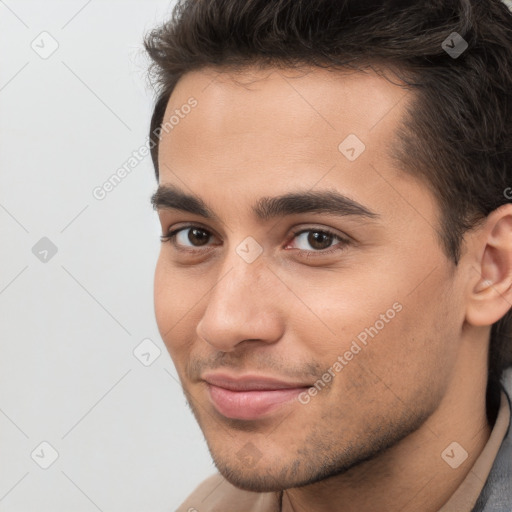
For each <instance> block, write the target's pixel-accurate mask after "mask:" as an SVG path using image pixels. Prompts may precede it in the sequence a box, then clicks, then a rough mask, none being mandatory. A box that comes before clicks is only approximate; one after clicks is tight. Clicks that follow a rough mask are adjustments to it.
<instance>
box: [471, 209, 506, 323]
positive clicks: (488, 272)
mask: <svg viewBox="0 0 512 512" xmlns="http://www.w3.org/2000/svg"><path fill="white" fill-rule="evenodd" d="M469 246H470V250H472V251H473V255H474V258H471V261H472V262H471V268H470V272H471V274H472V275H471V276H470V280H469V286H470V288H469V296H468V301H467V310H466V320H467V322H468V323H469V324H471V325H475V326H489V325H492V324H493V323H495V322H497V321H498V320H499V319H500V318H502V317H503V316H504V315H505V314H506V313H507V311H508V310H509V309H510V308H512V204H510V203H509V204H506V205H503V206H500V207H499V208H498V209H496V210H494V211H493V212H491V213H490V214H489V216H488V217H487V218H486V220H485V222H484V223H483V224H482V226H481V227H480V228H478V230H477V231H476V233H475V236H474V237H472V240H471V242H470V244H469Z"/></svg>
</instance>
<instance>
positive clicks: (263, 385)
mask: <svg viewBox="0 0 512 512" xmlns="http://www.w3.org/2000/svg"><path fill="white" fill-rule="evenodd" d="M203 380H204V381H205V382H206V383H207V388H208V395H209V398H210V401H211V402H212V405H213V406H214V407H215V409H216V410H217V411H218V412H219V413H220V414H221V415H223V416H225V417H227V418H231V419H241V420H255V419H258V418H260V417H262V416H265V415H268V414H270V413H271V412H273V411H276V410H277V409H279V408H281V407H283V406H284V405H286V404H289V403H290V402H293V401H294V400H296V398H297V397H298V395H299V394H300V393H302V392H303V391H304V390H306V389H308V388H309V387H311V384H306V383H303V382H286V381H282V380H280V379H276V378H273V377H263V376H257V375H243V376H239V377H232V376H230V375H227V374H206V375H204V376H203Z"/></svg>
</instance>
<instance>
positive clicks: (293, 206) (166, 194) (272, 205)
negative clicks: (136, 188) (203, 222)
mask: <svg viewBox="0 0 512 512" xmlns="http://www.w3.org/2000/svg"><path fill="white" fill-rule="evenodd" d="M151 204H152V205H153V209H155V210H166V209H171V210H181V211H184V212H188V213H193V214H195V215H199V216H201V217H204V218H206V219H211V220H216V221H219V222H220V219H219V217H218V216H217V215H216V214H215V213H214V212H213V211H212V210H211V209H210V208H209V207H208V206H207V205H206V203H205V202H204V201H203V200H202V199H201V198H200V197H198V196H195V195H191V194H187V193H185V192H183V191H182V190H180V189H179V188H177V187H174V186H169V185H160V186H159V187H158V189H157V190H156V192H155V193H154V194H153V195H152V196H151ZM252 211H253V214H254V215H255V216H256V218H258V219H259V220H261V221H268V220H270V219H273V218H275V217H279V216H286V215H293V214H298V213H327V214H332V215H339V216H356V217H364V218H368V219H375V218H378V217H380V215H379V214H377V213H375V212H373V211H371V210H369V209H368V208H366V207H365V206H363V205H362V204H360V203H358V202H356V201H354V200H352V199H350V198H349V197H347V196H344V195H342V194H340V193H338V192H335V191H332V190H316V191H311V190H310V191H306V192H300V191H299V192H290V193H288V194H284V195H281V196H275V197H262V198H260V199H259V200H258V201H257V203H256V204H255V205H254V206H253V207H252Z"/></svg>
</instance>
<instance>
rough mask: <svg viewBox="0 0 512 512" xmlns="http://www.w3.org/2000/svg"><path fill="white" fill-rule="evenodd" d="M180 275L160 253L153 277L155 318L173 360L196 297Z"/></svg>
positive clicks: (181, 344)
mask: <svg viewBox="0 0 512 512" xmlns="http://www.w3.org/2000/svg"><path fill="white" fill-rule="evenodd" d="M183 279H184V278H183V273H182V272H180V270H176V269H174V268H173V267H172V266H171V265H169V264H168V263H167V262H166V260H165V257H164V255H162V254H160V256H159V258H158V261H157V264H156V268H155V277H154V296H153V299H154V309H155V319H156V323H157V325H158V330H159V331H160V336H161V338H162V340H163V341H164V343H165V345H166V347H167V349H168V351H169V353H170V354H171V356H172V357H173V359H174V357H175V356H176V355H177V354H178V353H179V352H180V351H181V350H182V349H183V347H182V346H185V344H186V343H187V340H188V336H189V334H187V331H186V326H187V325H190V322H191V319H192V316H193V308H194V304H196V303H197V301H198V297H197V294H195V293H194V290H193V287H191V286H187V285H186V283H184V282H183Z"/></svg>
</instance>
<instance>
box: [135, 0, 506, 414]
mask: <svg viewBox="0 0 512 512" xmlns="http://www.w3.org/2000/svg"><path fill="white" fill-rule="evenodd" d="M454 33H456V35H455V36H454ZM450 37H451V38H452V39H450ZM453 37H456V38H457V41H463V42H464V43H463V44H466V43H467V45H468V46H467V49H466V50H465V51H464V52H463V53H462V54H461V55H458V56H455V55H453V54H451V55H450V54H449V52H448V51H446V50H445V48H446V46H445V44H446V43H444V42H445V41H449V43H448V44H449V46H450V47H451V46H454V45H455V43H454V39H453ZM443 43H444V44H443ZM144 44H145V48H146V51H147V52H148V54H149V56H150V57H151V59H152V66H151V72H152V76H153V77H154V78H155V83H156V85H157V88H158V96H157V101H156V105H155V109H154V112H153V116H152V119H151V127H150V138H151V141H152V143H153V147H152V149H151V156H152V159H153V164H154V167H155V173H156V177H157V180H158V177H159V171H158V142H159V137H158V136H157V135H156V133H157V132H155V130H157V128H159V127H161V124H162V120H163V116H164V113H165V109H166V106H167V103H168V100H169V98H170V95H171V93H172V91H173V89H174V87H175V86H176V83H177V82H178V80H179V79H180V78H181V77H182V76H183V75H184V74H185V73H187V72H189V71H192V70H197V69H201V68H205V67H218V68H219V69H220V70H222V69H224V70H229V69H231V70H236V69H240V68H243V67H244V66H247V65H249V64H250V65H254V64H260V65H266V66H278V67H292V68H293V67H300V66H302V65H305V66H322V67H325V68H328V69H346V68H353V69H360V70H362V69H364V68H368V67H371V68H372V69H373V66H374V65H375V66H377V67H382V68H383V69H388V70H393V71H394V72H395V73H396V74H398V75H399V76H400V79H401V80H402V82H403V83H405V84H406V87H411V88H414V89H415V92H416V94H415V97H414V101H413V102H412V103H411V105H412V107H410V108H409V109H408V110H407V113H406V115H405V116H404V119H403V121H402V124H401V126H400V128H399V129H398V131H397V144H396V146H395V148H394V150H393V153H392V156H393V157H394V158H395V160H396V162H397V164H398V165H399V166H400V167H401V168H402V169H403V170H404V171H405V172H410V173H412V174H414V175H415V176H417V177H418V178H419V179H422V180H423V181H424V182H425V184H426V185H427V186H428V187H429V188H430V189H431V190H432V191H433V192H434V194H435V197H436V198H437V200H438V203H439V207H440V212H441V226H440V227H439V229H438V234H439V240H440V244H441V246H442V247H443V248H444V251H445V253H446V255H447V256H448V257H449V258H451V259H452V260H453V262H454V264H455V265H457V263H458V261H459V258H460V255H461V247H462V241H463V238H464V233H465V232H466V231H468V230H470V229H471V228H474V227H475V226H476V225H477V224H478V223H479V222H480V221H482V220H483V219H485V217H486V216H487V215H489V213H491V212H492V211H493V210H495V209H496V208H498V207H499V206H501V205H503V204H505V203H507V202H509V198H507V197H506V196H507V194H506V193H505V190H506V189H507V188H508V187H510V186H512V13H511V12H509V10H508V9H507V7H506V6H505V4H504V3H502V1H500V0H451V1H446V0H421V1H418V0H387V1H386V0H380V1H379V0H368V1H365V2H361V1H359V0H178V3H177V4H176V6H175V7H174V10H173V13H172V16H171V18H170V19H169V20H168V21H166V22H165V23H163V24H162V25H161V26H160V27H158V28H156V29H154V30H152V31H151V32H150V33H148V34H147V35H146V37H145V40H144ZM397 85H400V84H397ZM511 190H512V189H511ZM511 334H512V312H511V311H510V310H509V311H508V312H507V313H506V314H505V315H504V316H503V318H501V319H500V320H499V321H498V322H496V323H495V324H493V326H492V329H491V339H490V350H489V362H488V365H489V376H488V386H487V414H488V417H489V419H490V420H492V421H494V420H493V418H494V417H495V414H496V410H497V407H498V405H499V380H500V379H501V375H502V371H503V369H504V368H506V367H508V366H510V365H511V364H512V349H511V344H510V343H509V340H510V338H511Z"/></svg>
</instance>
